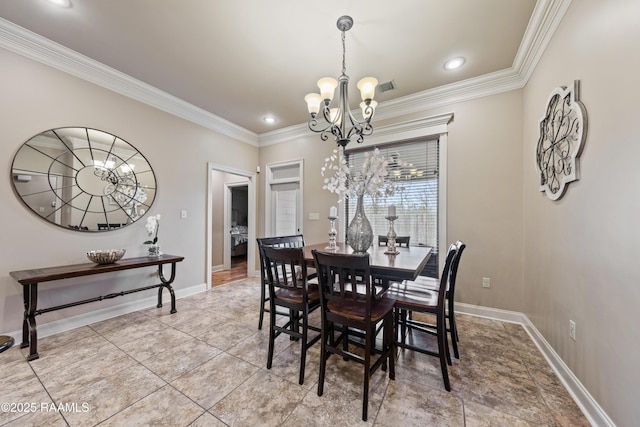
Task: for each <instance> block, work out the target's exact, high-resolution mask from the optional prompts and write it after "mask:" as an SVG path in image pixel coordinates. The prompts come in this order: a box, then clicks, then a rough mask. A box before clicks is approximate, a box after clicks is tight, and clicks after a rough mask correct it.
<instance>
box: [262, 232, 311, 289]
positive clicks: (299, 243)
mask: <svg viewBox="0 0 640 427" xmlns="http://www.w3.org/2000/svg"><path fill="white" fill-rule="evenodd" d="M256 240H257V242H258V252H259V253H260V278H261V280H262V283H263V284H265V285H266V284H267V280H268V278H267V266H266V264H265V263H264V259H263V254H262V248H263V247H265V246H271V247H276V248H303V247H304V237H302V234H294V235H290V236H277V237H259V238H257V239H256Z"/></svg>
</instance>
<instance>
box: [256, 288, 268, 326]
mask: <svg viewBox="0 0 640 427" xmlns="http://www.w3.org/2000/svg"><path fill="white" fill-rule="evenodd" d="M265 286H266V285H265V284H264V283H261V284H260V288H261V289H260V318H259V320H258V330H262V321H263V320H264V305H265V303H266V300H265V289H264V288H265Z"/></svg>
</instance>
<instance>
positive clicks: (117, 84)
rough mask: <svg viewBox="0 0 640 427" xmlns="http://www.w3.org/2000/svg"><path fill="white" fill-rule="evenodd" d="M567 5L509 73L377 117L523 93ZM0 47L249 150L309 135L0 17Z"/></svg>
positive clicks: (553, 0) (443, 90) (555, 3)
mask: <svg viewBox="0 0 640 427" xmlns="http://www.w3.org/2000/svg"><path fill="white" fill-rule="evenodd" d="M571 1H572V0H538V1H537V2H536V5H535V7H534V11H533V13H532V16H531V20H530V21H529V24H528V26H527V28H526V30H525V34H524V36H523V39H522V43H521V44H520V47H519V49H518V52H517V54H516V57H515V59H514V62H513V65H512V66H511V67H510V68H507V69H504V70H500V71H496V72H493V73H489V74H485V75H482V76H479V77H474V78H471V79H467V80H463V81H460V82H456V83H452V84H449V85H444V86H440V87H437V88H434V89H429V90H426V91H423V92H418V93H415V94H412V95H409V96H405V97H402V98H398V99H394V100H391V101H387V102H385V103H381V104H380V105H378V108H377V109H376V117H377V118H378V119H381V120H384V119H392V118H395V117H400V116H403V115H409V114H415V113H420V112H421V111H424V110H428V109H433V108H437V107H443V106H448V105H452V104H455V103H459V102H464V101H469V100H472V99H476V98H481V97H485V96H490V95H495V94H499V93H502V92H507V91H511V90H516V89H521V88H523V87H524V86H525V85H526V83H527V81H528V79H529V77H530V76H531V74H532V73H533V70H534V69H535V67H536V65H537V63H538V61H539V60H540V57H541V56H542V54H543V53H544V50H545V48H546V47H547V45H548V43H549V41H550V40H551V37H552V36H553V34H554V32H555V30H556V29H557V27H558V25H559V24H560V22H561V21H562V18H563V17H564V14H565V12H566V11H567V9H568V8H569V5H570V4H571ZM0 47H3V48H5V49H7V50H9V51H11V52H14V53H17V54H19V55H22V56H25V57H27V58H29V59H32V60H34V61H37V62H40V63H42V64H45V65H48V66H50V67H53V68H56V69H58V70H60V71H63V72H65V73H68V74H71V75H73V76H76V77H78V78H81V79H83V80H86V81H89V82H91V83H94V84H96V85H98V86H101V87H104V88H106V89H109V90H112V91H114V92H116V93H119V94H121V95H124V96H127V97H129V98H132V99H135V100H137V101H139V102H142V103H144V104H147V105H149V106H152V107H154V108H157V109H159V110H162V111H165V112H167V113H169V114H172V115H175V116H177V117H180V118H183V119H185V120H189V121H191V122H193V123H196V124H199V125H201V126H203V127H205V128H208V129H211V130H213V131H216V132H219V133H221V134H223V135H226V136H228V137H231V138H234V139H237V140H239V141H242V142H245V143H247V144H250V145H252V146H256V147H264V146H269V145H273V144H278V143H280V142H285V141H291V140H294V139H297V138H301V137H305V136H308V129H307V125H306V124H300V125H294V126H289V127H287V128H282V129H279V130H274V131H271V132H266V133H263V134H260V135H258V134H256V133H253V132H251V131H249V130H247V129H244V128H242V127H240V126H238V125H236V124H234V123H231V122H229V121H227V120H225V119H223V118H221V117H219V116H216V115H214V114H211V113H209V112H207V111H205V110H203V109H201V108H199V107H196V106H194V105H193V104H190V103H188V102H185V101H183V100H182V99H179V98H177V97H175V96H173V95H170V94H168V93H166V92H163V91H161V90H159V89H157V88H155V87H153V86H151V85H149V84H147V83H144V82H142V81H140V80H137V79H134V78H133V77H131V76H128V75H126V74H124V73H122V72H120V71H117V70H115V69H113V68H111V67H108V66H106V65H104V64H101V63H99V62H97V61H95V60H93V59H91V58H88V57H86V56H84V55H81V54H79V53H77V52H75V51H73V50H71V49H68V48H66V47H64V46H61V45H59V44H57V43H55V42H53V41H51V40H48V39H46V38H44V37H41V36H39V35H37V34H35V33H32V32H31V31H28V30H26V29H24V28H22V27H20V26H18V25H15V24H13V23H11V22H9V21H7V20H5V19H2V18H0Z"/></svg>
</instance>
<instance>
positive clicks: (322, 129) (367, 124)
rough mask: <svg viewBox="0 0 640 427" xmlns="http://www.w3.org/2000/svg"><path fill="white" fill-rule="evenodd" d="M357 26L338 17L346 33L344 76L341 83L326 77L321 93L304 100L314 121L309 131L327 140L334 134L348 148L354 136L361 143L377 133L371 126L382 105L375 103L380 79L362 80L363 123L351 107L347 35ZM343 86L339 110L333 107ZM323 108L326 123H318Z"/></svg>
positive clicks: (310, 121) (311, 122)
mask: <svg viewBox="0 0 640 427" xmlns="http://www.w3.org/2000/svg"><path fill="white" fill-rule="evenodd" d="M352 26H353V19H352V18H351V17H350V16H346V15H345V16H341V17H340V18H338V22H337V27H338V29H339V30H340V31H341V32H342V74H341V75H340V77H339V78H338V80H336V79H334V78H332V77H324V78H322V79H320V80H318V87H319V88H320V94H317V93H310V94H308V95H307V96H305V97H304V100H305V101H306V102H307V108H308V109H309V114H311V119H310V120H309V129H311V130H312V131H314V132H318V133H320V138H321V139H322V140H323V141H326V140H327V139H328V138H329V134H332V135H333V137H334V139H335V140H336V143H337V144H338V145H340V146H342V147H345V146H346V145H347V144H348V143H349V142H350V141H351V137H354V138H356V141H357V142H358V143H361V142H363V141H364V137H365V136H368V135H371V134H372V133H373V127H371V118H372V117H373V113H374V111H375V108H376V105H378V103H377V102H376V101H374V100H373V96H374V94H375V90H376V86H377V85H378V80H377V79H376V78H374V77H365V78H363V79H361V80H360V81H358V84H357V87H358V89H359V90H360V96H361V98H362V102H361V103H360V108H361V109H362V118H363V119H362V121H359V120H358V119H356V118H355V117H354V115H353V113H352V112H351V109H350V108H349V93H348V92H349V91H348V86H349V77H348V76H347V74H346V65H345V64H346V61H345V56H346V54H345V52H346V50H345V42H344V40H345V32H347V31H349V30H350V29H351V27H352ZM338 86H340V98H339V100H338V107H336V108H330V104H331V100H332V99H333V95H334V91H335V89H336V87H338ZM321 109H322V113H321V115H322V118H323V119H324V121H322V122H319V121H318V113H319V112H320V110H321Z"/></svg>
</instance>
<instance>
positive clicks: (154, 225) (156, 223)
mask: <svg viewBox="0 0 640 427" xmlns="http://www.w3.org/2000/svg"><path fill="white" fill-rule="evenodd" d="M145 228H146V229H147V233H148V234H149V237H152V236H153V239H152V240H147V241H145V242H144V243H143V244H145V245H155V244H156V243H158V229H159V228H160V214H157V215H151V216H150V217H148V218H147V224H146V225H145Z"/></svg>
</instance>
